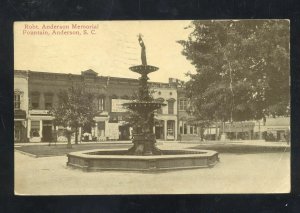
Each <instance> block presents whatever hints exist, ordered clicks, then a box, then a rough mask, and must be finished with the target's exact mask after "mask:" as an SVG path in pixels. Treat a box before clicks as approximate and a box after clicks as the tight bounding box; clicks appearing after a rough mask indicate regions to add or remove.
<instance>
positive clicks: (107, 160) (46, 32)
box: [14, 19, 292, 195]
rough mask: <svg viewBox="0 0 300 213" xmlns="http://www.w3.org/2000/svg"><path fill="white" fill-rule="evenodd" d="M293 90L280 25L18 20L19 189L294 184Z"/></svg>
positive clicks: (168, 189) (200, 189) (165, 189)
mask: <svg viewBox="0 0 300 213" xmlns="http://www.w3.org/2000/svg"><path fill="white" fill-rule="evenodd" d="M289 91H290V23H289V20H280V19H278V20H275V19H274V20H184V21H180V20H177V21H43V22H41V21H34V22H15V23H14V147H15V150H14V157H15V162H14V163H15V165H14V170H15V171H14V172H15V180H14V181H15V183H14V186H15V194H17V195H123V194H225V193H226V194H243V193H247V194H249V193H250V194H251V193H289V192H290V188H291V183H290V179H291V171H290V170H291V169H290V164H291V162H290V147H291V143H292V141H291V140H290V131H291V130H290V92H289Z"/></svg>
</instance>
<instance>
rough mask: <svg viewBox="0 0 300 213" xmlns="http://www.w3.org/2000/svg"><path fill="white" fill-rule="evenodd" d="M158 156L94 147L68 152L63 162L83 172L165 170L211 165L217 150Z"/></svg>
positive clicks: (170, 151) (187, 150) (167, 152)
mask: <svg viewBox="0 0 300 213" xmlns="http://www.w3.org/2000/svg"><path fill="white" fill-rule="evenodd" d="M161 151H162V155H151V156H136V155H127V154H128V150H127V149H118V150H111V149H106V150H104V149H96V150H89V151H80V152H72V153H69V154H68V155H67V156H68V162H67V165H68V166H70V167H73V168H79V169H82V170H83V171H102V170H116V171H165V170H175V169H192V168H203V167H213V166H214V165H215V164H217V163H218V161H219V157H218V152H215V151H211V150H193V149H186V150H161Z"/></svg>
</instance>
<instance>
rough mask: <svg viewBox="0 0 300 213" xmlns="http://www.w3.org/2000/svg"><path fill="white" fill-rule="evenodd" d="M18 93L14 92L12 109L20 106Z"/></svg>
mask: <svg viewBox="0 0 300 213" xmlns="http://www.w3.org/2000/svg"><path fill="white" fill-rule="evenodd" d="M20 99H21V96H20V94H14V109H20V107H21V101H20Z"/></svg>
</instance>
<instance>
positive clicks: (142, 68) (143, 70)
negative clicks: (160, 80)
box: [129, 65, 159, 74]
mask: <svg viewBox="0 0 300 213" xmlns="http://www.w3.org/2000/svg"><path fill="white" fill-rule="evenodd" d="M129 69H130V70H131V71H133V72H137V73H139V74H148V73H151V72H155V71H156V70H158V69H159V68H158V67H155V66H151V65H137V66H133V67H129Z"/></svg>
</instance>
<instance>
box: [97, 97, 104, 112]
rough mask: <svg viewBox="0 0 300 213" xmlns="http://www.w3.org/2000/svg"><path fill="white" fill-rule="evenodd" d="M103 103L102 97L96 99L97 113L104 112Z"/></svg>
mask: <svg viewBox="0 0 300 213" xmlns="http://www.w3.org/2000/svg"><path fill="white" fill-rule="evenodd" d="M104 101H105V99H104V97H100V98H98V102H97V105H98V110H99V111H103V110H104V103H105V102H104Z"/></svg>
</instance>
